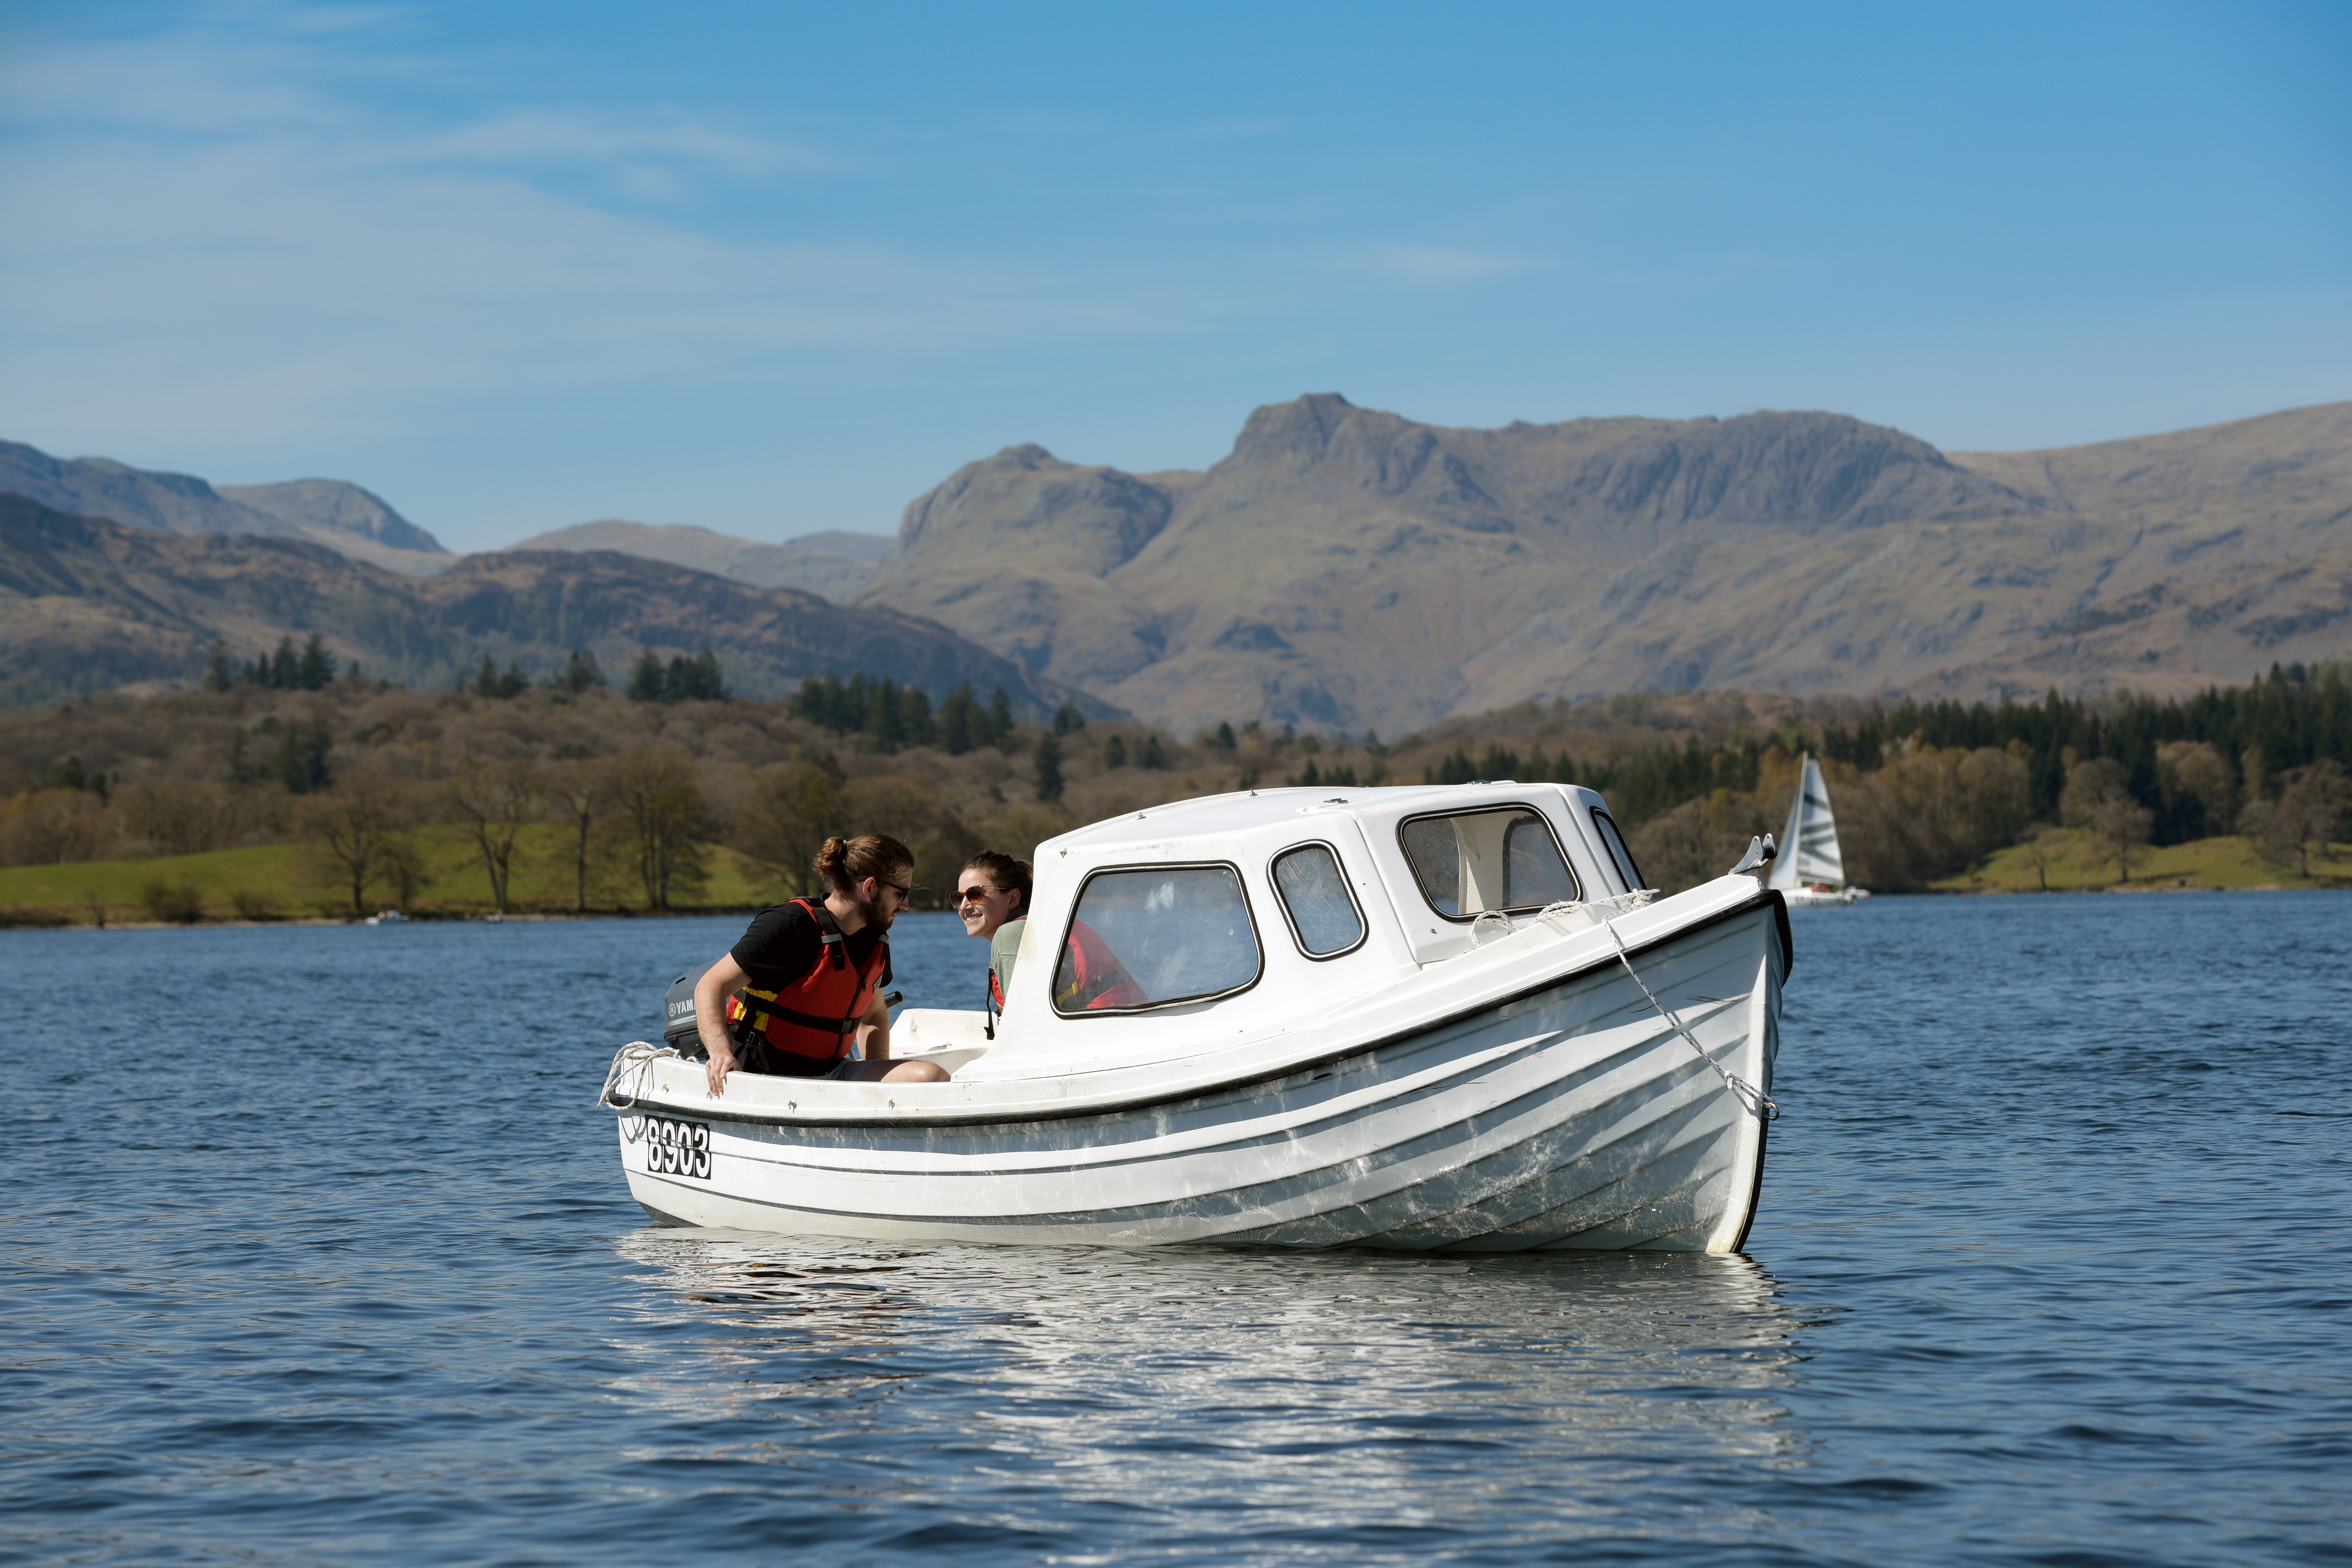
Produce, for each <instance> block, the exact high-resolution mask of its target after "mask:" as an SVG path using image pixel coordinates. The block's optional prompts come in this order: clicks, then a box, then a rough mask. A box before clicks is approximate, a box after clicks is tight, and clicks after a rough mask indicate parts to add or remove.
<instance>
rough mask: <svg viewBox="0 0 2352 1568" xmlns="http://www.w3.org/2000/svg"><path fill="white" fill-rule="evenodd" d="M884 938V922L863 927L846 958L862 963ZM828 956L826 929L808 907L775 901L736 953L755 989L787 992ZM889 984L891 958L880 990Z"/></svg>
mask: <svg viewBox="0 0 2352 1568" xmlns="http://www.w3.org/2000/svg"><path fill="white" fill-rule="evenodd" d="M881 940H882V928H881V927H880V926H878V925H874V924H871V923H869V924H866V925H864V926H861V927H859V928H858V929H857V930H856V931H854V932H852V933H851V934H850V935H849V936H848V937H847V938H845V946H846V947H847V948H848V949H849V952H847V954H846V955H845V956H846V957H847V958H848V960H849V962H850V963H852V964H862V963H865V962H866V960H867V959H868V958H870V957H872V956H873V953H874V944H875V943H876V942H880V941H881ZM823 956H824V932H823V931H819V930H818V929H817V924H816V921H815V920H814V919H813V918H812V917H811V916H810V914H809V912H808V911H807V910H804V909H803V908H801V907H800V905H798V904H770V905H769V906H768V907H767V908H766V909H764V910H761V911H760V912H759V913H758V914H756V915H754V916H752V917H751V929H750V930H749V931H745V932H744V933H743V940H742V941H740V942H737V943H736V944H735V950H734V953H733V957H734V960H735V962H736V963H737V964H738V965H740V967H741V969H742V971H743V973H744V976H745V977H746V979H748V980H749V981H750V983H751V985H752V987H753V988H754V989H755V990H760V991H782V989H783V988H784V987H785V986H787V985H792V984H797V983H798V982H799V981H800V979H801V978H802V977H803V975H805V974H807V973H808V972H809V971H810V970H812V969H814V968H815V967H816V961H817V960H818V959H819V958H821V957H823ZM889 984H890V961H889V960H888V959H887V958H885V959H884V960H883V961H882V978H881V980H880V981H879V982H877V984H876V985H875V989H876V990H877V991H883V990H887V989H888V988H889Z"/></svg>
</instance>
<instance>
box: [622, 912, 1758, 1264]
mask: <svg viewBox="0 0 2352 1568" xmlns="http://www.w3.org/2000/svg"><path fill="white" fill-rule="evenodd" d="M1669 902H1671V900H1670V901H1669ZM1662 907H1663V906H1662ZM1784 932H1785V927H1784V925H1782V923H1781V920H1780V915H1779V910H1778V908H1777V900H1773V899H1771V898H1770V897H1769V896H1765V895H1759V897H1757V898H1756V899H1754V900H1752V901H1750V902H1749V903H1748V904H1747V905H1746V906H1745V907H1742V908H1738V909H1734V910H1729V911H1727V912H1726V913H1722V914H1718V915H1717V916H1716V917H1714V918H1711V919H1709V920H1708V921H1705V922H1704V923H1703V924H1700V925H1697V926H1695V927H1694V928H1692V929H1688V930H1685V931H1677V932H1674V933H1672V934H1670V935H1667V936H1665V937H1664V938H1663V939H1658V938H1653V939H1652V940H1650V941H1648V942H1644V943H1643V945H1641V946H1640V948H1639V949H1638V950H1637V951H1636V952H1634V955H1633V962H1634V964H1635V966H1636V967H1637V968H1638V969H1639V970H1640V972H1641V974H1642V978H1643V980H1644V981H1645V982H1647V984H1648V985H1649V988H1650V990H1651V991H1652V992H1653V993H1654V994H1656V996H1657V998H1658V1000H1659V1002H1661V1003H1663V1004H1664V1006H1665V1007H1666V1008H1667V1009H1668V1010H1670V1011H1672V1012H1673V1013H1674V1014H1675V1016H1677V1018H1678V1019H1679V1021H1680V1023H1681V1024H1682V1026H1683V1027H1684V1028H1685V1029H1686V1030H1687V1031H1688V1033H1689V1035H1690V1037H1692V1038H1693V1039H1695V1040H1696V1043H1697V1045H1698V1046H1699V1047H1704V1048H1705V1051H1706V1056H1707V1057H1708V1058H1711V1060H1712V1065H1710V1063H1709V1062H1708V1061H1702V1060H1701V1059H1700V1056H1699V1053H1698V1051H1697V1050H1696V1049H1695V1048H1694V1047H1693V1045H1692V1044H1691V1042H1690V1040H1686V1039H1685V1037H1683V1035H1682V1034H1681V1033H1680V1032H1678V1031H1676V1030H1675V1029H1674V1028H1671V1027H1670V1026H1668V1024H1667V1023H1666V1022H1665V1020H1664V1018H1663V1017H1662V1016H1660V1013H1659V1012H1658V1011H1657V1009H1656V1008H1654V1006H1653V1005H1652V1004H1651V1002H1650V1000H1649V999H1648V997H1646V996H1645V995H1644V994H1643V991H1642V988H1641V987H1640V986H1639V985H1637V984H1635V983H1634V981H1633V977H1632V976H1631V975H1630V974H1628V973H1627V972H1626V970H1625V968H1624V967H1623V966H1622V965H1621V964H1620V963H1617V962H1616V960H1615V958H1614V956H1613V953H1612V954H1610V955H1609V957H1608V959H1607V961H1606V962H1595V961H1594V960H1593V959H1592V957H1591V953H1592V952H1593V945H1592V944H1591V943H1590V942H1586V943H1582V944H1580V949H1581V952H1582V957H1581V961H1580V963H1579V965H1578V966H1576V967H1575V968H1574V969H1573V970H1572V972H1569V973H1560V974H1559V975H1557V976H1555V977H1552V978H1549V979H1543V978H1540V977H1539V978H1538V981H1537V983H1536V984H1532V985H1523V986H1522V987H1520V988H1519V989H1517V991H1515V992H1513V993H1511V994H1507V995H1505V996H1502V997H1500V998H1498V999H1495V1000H1491V1001H1487V1002H1486V1003H1484V1004H1482V1005H1465V1006H1464V1007H1463V1008H1462V1009H1461V1010H1460V1011H1458V1012H1456V1013H1454V1015H1453V1016H1449V1017H1446V1018H1444V1019H1442V1020H1440V1021H1436V1022H1433V1023H1432V1024H1429V1025H1426V1026H1417V1027H1414V1028H1412V1029H1410V1030H1408V1031H1406V1032H1404V1033H1402V1034H1399V1035H1396V1036H1392V1037H1384V1038H1377V1039H1370V1040H1363V1041H1360V1042H1349V1041H1346V1040H1333V1041H1331V1042H1328V1044H1329V1046H1330V1049H1329V1050H1328V1053H1327V1054H1324V1055H1322V1056H1320V1057H1319V1058H1317V1059H1313V1060H1309V1061H1306V1062H1302V1063H1299V1064H1297V1065H1296V1066H1294V1067H1292V1068H1288V1069H1287V1070H1281V1071H1277V1072H1275V1073H1274V1074H1273V1075H1272V1076H1267V1077H1264V1078H1259V1079H1253V1080H1248V1081H1239V1082H1229V1083H1226V1084H1223V1085H1220V1086H1217V1087H1215V1088H1213V1089H1205V1090H1199V1091H1195V1092H1189V1093H1182V1094H1178V1095H1172V1096H1170V1097H1166V1098H1156V1099H1155V1098H1150V1097H1144V1098H1142V1099H1140V1100H1137V1101H1135V1102H1132V1103H1128V1104H1122V1105H1115V1106H1110V1107H1108V1108H1103V1109H1099V1110H1086V1111H1081V1112H1075V1113H1073V1112H1065V1113H1058V1114H1032V1115H1027V1116H1021V1115H1008V1116H1003V1117H996V1118H990V1117H978V1118H975V1117H970V1116H966V1117H959V1118H948V1117H930V1118H924V1117H921V1116H910V1117H908V1118H907V1119H905V1121H904V1122H903V1123H880V1124H877V1123H876V1122H874V1121H864V1122H861V1123H857V1124H840V1123H830V1124H828V1123H824V1122H818V1121H810V1120H797V1121H795V1120H786V1119H777V1118H769V1119H763V1118H759V1117H751V1116H741V1115H740V1113H738V1114H735V1115H731V1116H730V1115H728V1114H726V1113H723V1112H722V1111H720V1110H719V1109H717V1108H719V1106H720V1105H721V1104H722V1103H723V1102H716V1101H711V1100H708V1099H707V1098H701V1099H699V1100H698V1098H697V1097H696V1096H693V1095H688V1094H684V1093H681V1092H679V1091H678V1089H677V1083H678V1081H679V1078H678V1076H677V1069H678V1068H679V1067H680V1066H681V1064H665V1065H666V1066H667V1067H669V1068H670V1069H671V1072H672V1075H673V1076H672V1077H671V1078H670V1079H668V1082H669V1084H670V1085H671V1088H670V1089H668V1091H667V1092H659V1093H655V1094H646V1095H640V1096H639V1098H638V1099H637V1100H636V1102H635V1105H634V1106H633V1107H632V1108H630V1109H627V1110H624V1111H623V1114H622V1115H621V1118H620V1127H619V1135H620V1146H621V1155H622V1162H623V1165H624V1167H625V1170H626V1172H627V1174H628V1181H629V1186H630V1191H631V1192H632V1193H633V1194H635V1197H636V1199H637V1201H638V1202H639V1203H640V1204H642V1205H644V1206H645V1207H646V1210H647V1211H648V1212H649V1213H651V1214H653V1215H655V1216H656V1217H657V1218H659V1219H662V1220H665V1221H668V1222H672V1223H677V1224H685V1225H695V1226H724V1227H730V1228H739V1229H751V1230H767V1231H782V1232H793V1233H804V1234H822V1235H833V1236H849V1237H870V1238H875V1239H883V1240H905V1241H970V1242H1011V1243H1059V1244H1067V1243H1090V1244H1108V1245H1120V1246H1146V1245H1160V1244H1168V1243H1186V1242H1189V1243H1229V1244H1237V1245H1249V1246H1261V1247H1342V1246H1356V1247H1398V1248H1411V1249H1433V1250H1449V1249H1450V1250H1525V1249H1530V1248H1543V1247H1604V1248H1623V1247H1643V1248H1659V1249H1667V1250H1680V1251H1711V1252H1727V1251H1732V1250H1736V1249H1737V1248H1738V1246H1739V1245H1740V1243H1741V1242H1742V1241H1743V1240H1744V1238H1745V1237H1746V1234H1747V1230H1748V1225H1749V1223H1750V1222H1751V1220H1752V1219H1753V1217H1754V1213H1755V1206H1756V1202H1757V1198H1758V1194H1759V1185H1760V1180H1761V1174H1762V1168H1763V1159H1764V1152H1765V1124H1764V1122H1763V1121H1762V1120H1761V1119H1760V1117H1759V1115H1757V1114H1755V1113H1754V1112H1753V1111H1751V1110H1750V1109H1749V1107H1748V1106H1747V1105H1746V1104H1743V1102H1742V1100H1741V1099H1740V1098H1739V1097H1738V1095H1736V1094H1735V1093H1734V1092H1733V1091H1732V1089H1730V1087H1729V1086H1728V1084H1727V1081H1726V1078H1725V1076H1724V1075H1725V1074H1730V1075H1733V1076H1735V1077H1737V1078H1738V1079H1744V1080H1745V1081H1746V1082H1747V1083H1749V1084H1752V1085H1754V1086H1756V1087H1757V1088H1758V1089H1764V1090H1767V1091H1769V1086H1770V1081H1771V1072H1772V1061H1773V1056H1774V1053H1775V1048H1776V1044H1777V1028H1778V1019H1779V1014H1780V985H1781V983H1782V981H1783V979H1784V978H1785V975H1786V969H1787V963H1788V953H1787V951H1786V949H1785V947H1784V945H1783V943H1784V942H1785V934H1784ZM1602 934H1605V933H1602ZM730 1098H731V1097H730Z"/></svg>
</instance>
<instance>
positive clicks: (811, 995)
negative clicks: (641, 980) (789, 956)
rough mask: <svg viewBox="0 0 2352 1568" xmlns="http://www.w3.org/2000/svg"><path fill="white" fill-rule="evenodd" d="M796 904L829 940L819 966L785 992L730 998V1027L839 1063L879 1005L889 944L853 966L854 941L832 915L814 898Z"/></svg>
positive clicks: (752, 990) (747, 990) (748, 990)
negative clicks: (879, 987)
mask: <svg viewBox="0 0 2352 1568" xmlns="http://www.w3.org/2000/svg"><path fill="white" fill-rule="evenodd" d="M793 903H796V904H798V905H799V906H800V907H801V908H802V909H803V910H807V911H808V914H809V918H810V919H811V920H813V921H816V929H817V931H819V932H820V933H821V934H822V935H823V936H824V947H823V949H822V950H821V951H820V952H818V953H817V960H816V966H815V967H814V969H811V970H810V971H809V972H808V973H806V974H803V975H802V976H801V977H800V978H799V979H798V980H796V981H794V982H793V984H790V985H787V986H785V987H783V988H782V989H781V990H777V991H762V990H760V989H759V988H758V987H756V986H751V985H746V986H745V987H743V989H742V990H740V991H739V992H737V993H736V994H734V995H732V996H730V997H729V998H727V1022H728V1023H729V1024H730V1025H731V1026H734V1027H736V1028H737V1029H739V1030H740V1029H748V1030H750V1031H751V1032H752V1033H753V1034H756V1035H759V1036H760V1037H762V1038H764V1039H765V1040H766V1041H767V1042H768V1044H769V1045H770V1046H772V1047H774V1048H775V1049H777V1050H779V1051H782V1052H785V1053H786V1054H788V1055H791V1056H795V1057H799V1058H803V1059H804V1060H807V1061H811V1062H817V1063H824V1062H835V1061H839V1060H840V1059H841V1058H843V1057H845V1056H847V1055H848V1054H849V1047H850V1045H851V1043H852V1042H853V1041H854V1040H855V1039H856V1037H857V1026H858V1025H859V1024H860V1023H862V1022H863V1021H864V1020H865V1017H866V1011H867V1010H868V1009H869V1008H871V1007H872V1006H873V1005H874V991H875V987H877V985H879V984H881V983H882V971H883V970H884V969H885V968H886V967H887V966H888V964H889V963H890V942H889V939H888V938H887V937H885V938H883V939H882V940H880V941H878V942H876V943H875V944H874V951H873V952H869V953H867V954H866V962H865V963H850V962H849V958H848V952H849V939H848V938H846V937H845V936H843V935H842V934H841V927H840V925H839V924H838V923H837V922H836V921H835V920H834V918H833V911H832V910H828V909H826V908H825V907H824V904H823V903H821V902H819V901H818V900H814V899H794V900H793Z"/></svg>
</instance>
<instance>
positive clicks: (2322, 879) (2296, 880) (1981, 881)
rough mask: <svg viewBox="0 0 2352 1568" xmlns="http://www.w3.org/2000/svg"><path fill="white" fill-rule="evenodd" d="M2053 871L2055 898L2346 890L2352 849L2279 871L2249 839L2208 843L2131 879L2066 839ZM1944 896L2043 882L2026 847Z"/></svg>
mask: <svg viewBox="0 0 2352 1568" xmlns="http://www.w3.org/2000/svg"><path fill="white" fill-rule="evenodd" d="M2061 839H2062V842H2060V843H2059V844H2058V845H2057V847H2056V848H2055V852H2054V854H2053V858H2052V864H2051V865H2050V866H2049V868H2048V869H2047V873H2046V874H2047V877H2048V879H2049V884H2050V890H2051V891H2052V892H2060V891H2067V892H2080V891H2084V890H2086V889H2105V888H2119V889H2152V890H2153V889H2180V888H2205V889H2215V888H2340V887H2345V886H2347V885H2352V847H2347V846H2344V845H2340V844H2339V845H2336V846H2333V847H2334V849H2335V850H2336V854H2335V856H2334V858H2332V859H2327V860H2323V859H2321V858H2319V857H2318V856H2313V857H2312V861H2311V870H2312V874H2311V875H2310V876H2308V877H2305V876H2303V875H2302V874H2300V873H2299V872H2297V871H2296V870H2295V869H2294V868H2293V867H2291V866H2290V867H2282V866H2273V865H2272V864H2271V863H2270V862H2269V861H2267V860H2264V859H2263V858H2262V857H2261V856H2260V855H2258V854H2256V853H2255V851H2254V846H2253V841H2252V839H2248V838H2238V837H2228V838H2200V839H2196V840H2194V841H2193V842H2191V843H2188V844H2171V845H2167V846H2165V847H2162V848H2160V849H2159V848H2150V849H2148V850H2147V851H2145V852H2144V853H2143V854H2141V855H2139V856H2136V857H2134V858H2133V863H2132V873H2131V880H2130V881H2129V882H2127V883H2126V882H2118V881H2117V880H2116V863H2115V861H2114V860H2113V859H2112V858H2102V857H2101V854H2100V851H2098V850H2097V849H2095V848H2094V847H2091V846H2090V845H2089V844H2088V843H2087V841H2085V840H2084V837H2083V836H2082V835H2080V834H2077V833H2072V832H2069V833H2066V834H2063V835H2062V836H2061ZM1935 886H1936V888H1937V890H1938V891H1942V892H1953V893H2031V892H2036V891H2039V890H2040V889H2041V887H2042V879H2041V877H2040V876H2037V874H2036V872H2035V869H2034V867H2033V864H2032V861H2031V860H2030V859H2029V858H2027V856H2026V853H2025V850H2024V848H2023V847H2021V846H2017V845H2012V846H2011V847H2009V848H2007V849H2002V850H2000V851H1998V852H1996V853H1995V854H1993V855H1992V856H1991V857H1990V858H1988V859H1986V860H1985V861H1984V862H1982V863H1981V864H1979V865H1978V866H1975V867H1972V868H1969V870H1967V871H1965V872H1963V873H1961V874H1960V875H1959V876H1957V877H1947V878H1946V879H1943V880H1942V881H1940V882H1937V883H1936V884H1935Z"/></svg>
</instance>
